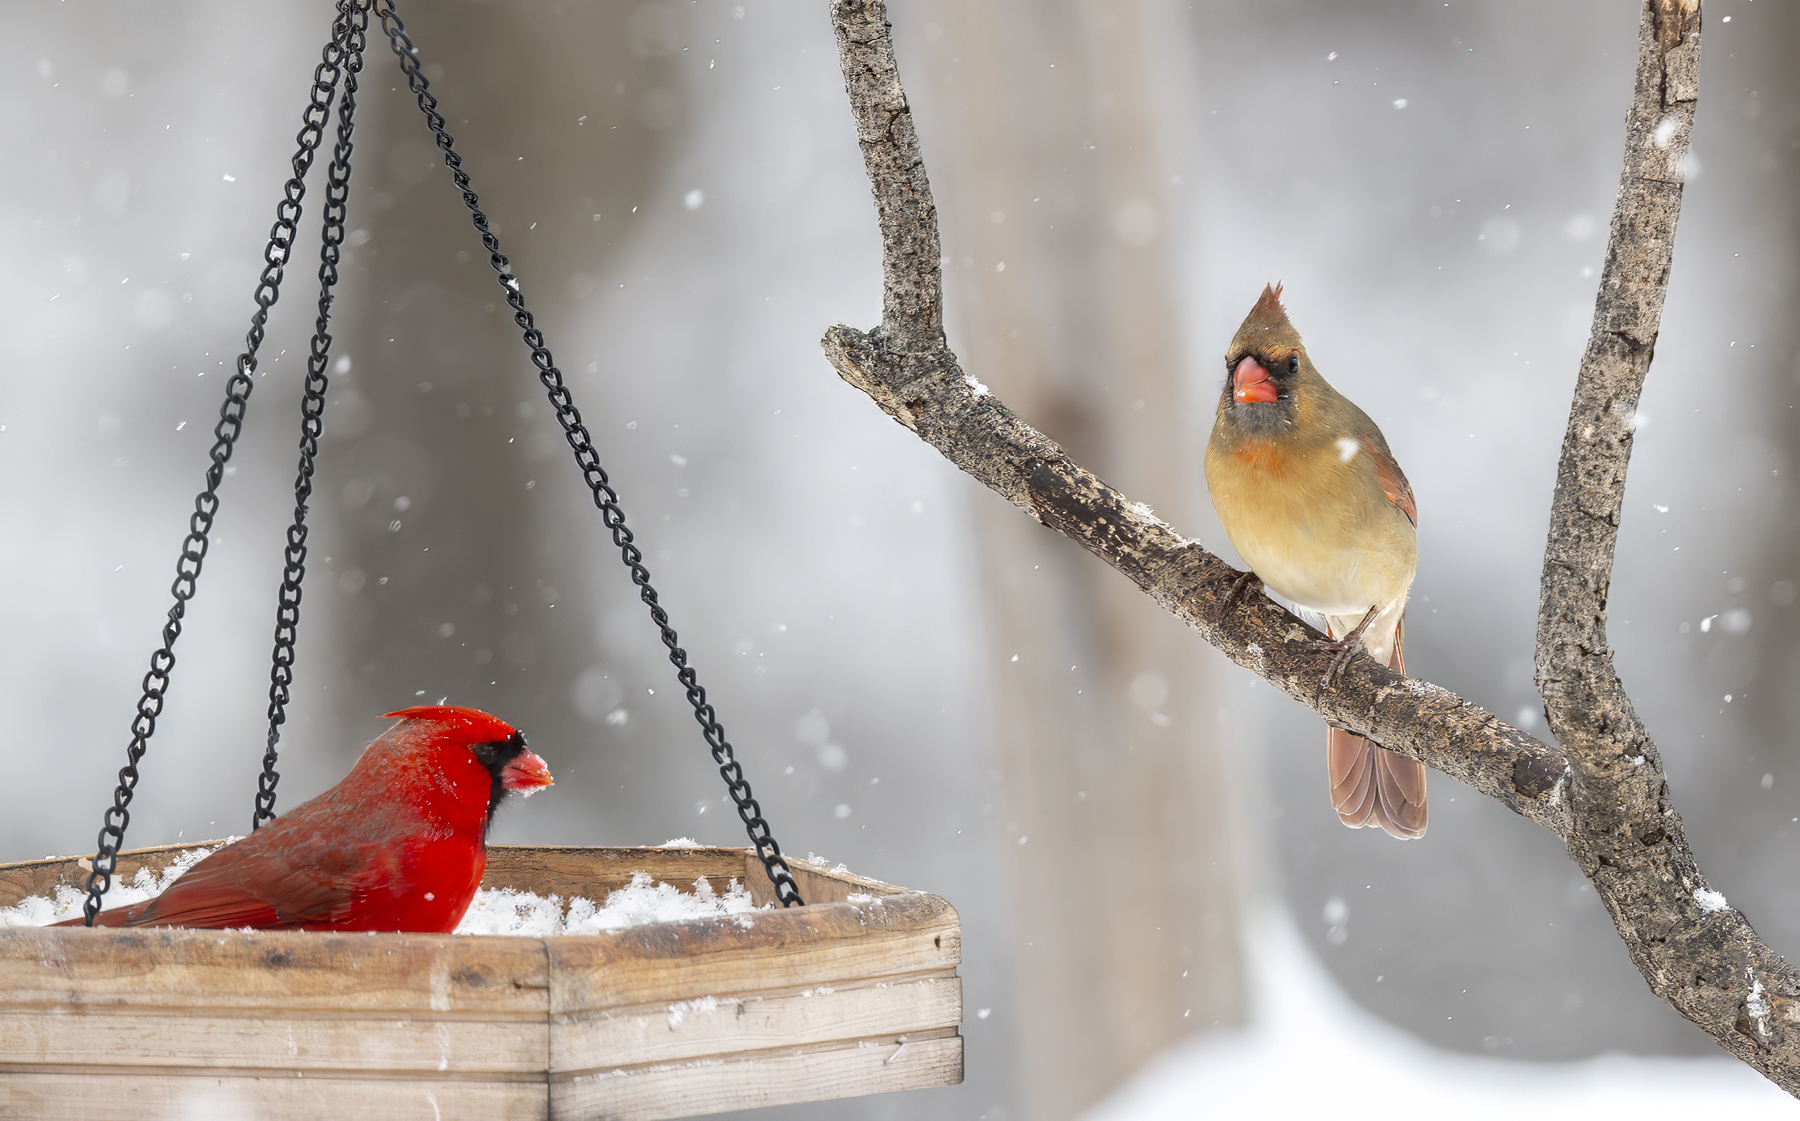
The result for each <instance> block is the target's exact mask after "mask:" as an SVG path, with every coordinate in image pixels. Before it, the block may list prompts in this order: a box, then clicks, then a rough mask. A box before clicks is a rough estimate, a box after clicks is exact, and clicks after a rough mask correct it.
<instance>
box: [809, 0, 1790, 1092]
mask: <svg viewBox="0 0 1800 1121" xmlns="http://www.w3.org/2000/svg"><path fill="white" fill-rule="evenodd" d="M831 18H832V24H833V27H834V28H835V30H836V34H837V43H838V58H839V62H840V65H841V66H842V69H843V73H844V84H845V87H846V89H847V91H848V93H849V99H850V108H851V112H852V115H853V117H854V119H855V124H856V134H857V140H858V142H859V143H860V144H861V146H862V151H863V159H864V163H865V166H866V168H867V171H868V175H869V181H870V185H871V187H872V188H873V192H874V199H875V210H876V214H877V217H878V219H879V222H880V226H881V241H882V322H881V326H879V327H877V328H875V329H874V330H872V331H867V332H864V331H859V330H856V329H855V328H851V327H846V326H841V325H840V326H836V327H832V328H831V329H830V330H828V331H826V333H825V337H824V340H823V345H824V348H825V353H826V356H827V357H828V358H829V359H830V360H831V363H832V365H833V366H834V367H836V369H837V371H838V374H839V375H840V376H841V377H843V379H844V380H845V381H847V382H849V383H850V384H851V385H853V386H855V387H856V388H857V389H860V390H862V391H863V392H864V393H866V394H868V395H869V396H870V397H871V398H873V399H874V401H875V403H876V404H877V405H879V406H880V407H881V408H882V410H883V411H884V412H886V413H887V414H888V415H889V416H891V417H893V418H894V419H895V420H897V421H899V422H900V423H901V424H903V425H905V426H906V427H907V428H908V429H910V430H911V431H912V432H913V433H915V434H916V435H917V436H919V438H920V439H922V440H924V441H925V442H926V443H928V444H930V445H931V446H932V447H934V448H936V449H937V450H938V451H939V452H940V453H942V454H943V455H944V457H945V458H946V459H948V460H950V461H951V462H952V463H954V464H955V465H956V466H957V467H958V468H960V469H961V470H963V471H964V472H966V473H967V474H969V475H971V476H973V477H974V478H976V479H978V480H980V481H981V482H983V483H985V484H986V485H987V486H989V487H990V488H992V489H993V490H995V491H997V492H998V493H999V494H1000V495H1001V496H1002V497H1004V498H1006V499H1007V500H1008V501H1010V502H1012V503H1013V504H1014V505H1016V506H1018V507H1019V508H1020V509H1022V510H1024V511H1025V512H1026V513H1028V514H1030V515H1031V516H1032V517H1034V518H1036V519H1037V520H1038V521H1039V522H1040V523H1042V524H1043V525H1045V526H1047V527H1049V528H1051V529H1053V530H1056V531H1057V532H1058V533H1061V534H1063V535H1064V536H1066V537H1068V538H1070V539H1071V540H1073V541H1075V542H1077V543H1078V544H1080V545H1082V546H1083V547H1084V548H1086V549H1087V550H1088V551H1090V552H1092V553H1093V554H1094V555H1096V556H1098V557H1099V558H1100V559H1101V560H1104V561H1105V562H1106V563H1108V564H1110V565H1112V566H1113V567H1114V568H1116V569H1118V570H1119V571H1120V572H1121V573H1123V574H1124V575H1125V576H1126V577H1128V578H1129V579H1131V580H1132V581H1133V582H1134V583H1136V584H1137V585H1138V587H1139V588H1141V589H1142V590H1143V591H1144V592H1145V593H1146V594H1147V595H1149V596H1150V597H1151V598H1152V599H1154V600H1155V601H1156V602H1157V603H1159V604H1161V605H1162V606H1163V607H1164V608H1165V609H1167V610H1168V611H1170V612H1172V613H1173V614H1175V615H1176V616H1178V617H1179V618H1181V619H1182V620H1183V621H1184V622H1186V623H1187V624H1188V625H1189V626H1190V627H1192V628H1193V629H1194V630H1196V631H1198V632H1199V633H1200V635H1201V636H1202V637H1203V638H1205V639H1206V640H1207V641H1208V642H1210V643H1212V644H1213V645H1214V646H1216V647H1217V648H1218V649H1219V650H1220V651H1221V652H1223V653H1224V654H1225V656H1226V657H1228V658H1230V659H1231V660H1232V661H1233V662H1236V663H1237V664H1238V665H1240V666H1243V667H1244V668H1245V669H1248V670H1250V671H1252V672H1254V673H1256V674H1258V675H1259V676H1261V677H1263V678H1265V679H1266V680H1268V681H1269V682H1270V683H1272V684H1274V685H1275V686H1277V687H1278V688H1280V689H1281V690H1282V691H1283V692H1285V693H1287V694H1288V695H1289V696H1291V697H1293V698H1294V699H1295V700H1297V701H1299V702H1301V703H1302V704H1304V705H1306V706H1307V707H1309V708H1311V709H1313V710H1314V711H1316V712H1318V713H1319V714H1320V715H1321V716H1323V717H1324V718H1325V719H1326V720H1328V721H1330V722H1331V723H1333V724H1337V725H1340V726H1342V727H1345V728H1349V729H1350V730H1352V731H1356V732H1360V733H1362V734H1364V735H1367V736H1369V737H1371V738H1373V739H1374V740H1376V741H1377V742H1379V743H1380V744H1382V746H1384V747H1387V748H1389V749H1390V750H1394V751H1398V752H1400V753H1402V754H1405V755H1409V756H1412V757H1413V758H1416V759H1419V760H1422V761H1423V762H1425V763H1426V764H1427V765H1429V766H1431V767H1433V768H1434V769H1436V770H1439V771H1442V772H1443V773H1445V774H1447V775H1450V776H1451V777H1453V778H1456V779H1458V780H1460V781H1462V782H1464V783H1467V784H1468V785H1470V786H1472V787H1474V788H1475V789H1477V790H1479V791H1481V792H1482V793H1484V794H1487V795H1489V796H1491V797H1494V798H1497V799H1499V800H1500V801H1501V802H1503V803H1505V804H1506V805H1507V806H1509V807H1510V808H1511V809H1513V810H1514V811H1515V812H1516V813H1518V814H1519V815H1520V816H1522V817H1525V818H1528V819H1530V820H1531V821H1534V822H1536V823H1537V824H1539V825H1541V826H1543V827H1544V828H1546V829H1549V830H1550V831H1551V832H1553V833H1555V834H1557V835H1558V836H1560V837H1562V838H1563V839H1564V840H1565V842H1566V843H1567V845H1568V848H1569V853H1570V856H1571V857H1572V858H1573V859H1574V860H1575V861H1576V862H1577V864H1579V865H1580V867H1581V868H1582V870H1583V871H1584V872H1585V873H1586V874H1587V875H1588V876H1589V877H1590V878H1592V880H1593V882H1594V887H1595V890H1596V892H1597V893H1598V894H1599V896H1600V898H1601V899H1602V900H1603V901H1604V903H1605V905H1606V907H1607V909H1608V911H1609V912H1610V913H1611V914H1612V916H1613V919H1614V922H1615V924H1616V926H1617V927H1618V930H1619V934H1620V936H1621V938H1623V939H1624V941H1625V945H1626V949H1627V952H1628V953H1629V954H1630V956H1631V958H1632V960H1633V962H1635V963H1636V964H1637V966H1638V968H1639V970H1640V971H1641V972H1642V973H1643V974H1644V976H1645V979H1646V980H1647V981H1649V983H1650V987H1651V988H1652V990H1654V991H1655V992H1656V994H1657V995H1658V996H1659V997H1661V998H1662V999H1663V1000H1664V1001H1665V1002H1667V1003H1668V1004H1669V1005H1670V1006H1671V1007H1673V1008H1675V1009H1676V1010H1677V1011H1679V1012H1681V1013H1682V1014H1683V1015H1685V1016H1687V1017H1688V1018H1689V1019H1691V1020H1693V1021H1694V1022H1695V1023H1696V1024H1698V1025H1699V1026H1700V1027H1701V1028H1702V1029H1704V1030H1705V1031H1706V1032H1707V1033H1708V1034H1710V1035H1712V1036H1713V1037H1714V1038H1715V1039H1716V1040H1718V1041H1719V1043H1720V1044H1721V1045H1722V1046H1724V1047H1725V1048H1726V1049H1727V1050H1729V1051H1731V1052H1732V1053H1734V1054H1736V1055H1737V1056H1739V1057H1740V1058H1742V1059H1743V1060H1744V1061H1745V1062H1748V1063H1750V1064H1751V1065H1752V1066H1754V1067H1756V1068H1757V1069H1758V1070H1761V1071H1762V1072H1763V1073H1764V1074H1766V1075H1767V1076H1768V1077H1769V1078H1770V1079H1772V1080H1773V1081H1775V1082H1776V1083H1777V1084H1778V1085H1780V1086H1782V1087H1783V1088H1784V1089H1786V1090H1788V1091H1789V1092H1790V1093H1800V976H1797V975H1796V973H1795V971H1794V970H1793V969H1792V968H1791V967H1790V966H1788V964H1787V963H1786V962H1784V961H1782V959H1781V958H1779V957H1778V956H1776V955H1775V954H1774V953H1773V951H1771V950H1769V948H1768V947H1767V946H1765V945H1764V944H1763V943H1762V941H1761V940H1760V939H1759V938H1757V936H1756V934H1755V932H1754V931H1753V930H1751V929H1750V926H1749V924H1748V922H1746V921H1745V919H1744V917H1743V915H1742V914H1740V913H1739V912H1738V911H1736V910H1735V909H1732V908H1731V907H1730V906H1729V905H1728V904H1726V902H1725V899H1724V897H1723V896H1722V895H1721V894H1719V893H1718V892H1716V891H1713V890H1712V889H1710V888H1708V887H1707V886H1706V883H1705V881H1704V879H1703V878H1702V877H1701V875H1700V871H1699V868H1698V866H1697V865H1696V864H1695V862H1694V858H1693V855H1692V853H1691V852H1690V851H1689V850H1688V848H1687V845H1686V843H1685V841H1684V840H1683V839H1682V831H1681V822H1680V819H1679V818H1678V817H1677V816H1676V814H1675V812H1674V810H1673V809H1672V808H1671V807H1670V805H1669V798H1668V787H1667V783H1666V781H1665V779H1664V776H1663V771H1662V765H1661V762H1660V759H1659V757H1658V755H1657V753H1656V748H1655V745H1654V744H1653V743H1651V741H1650V738H1649V736H1648V734H1647V733H1646V732H1645V730H1644V728H1643V726H1642V724H1641V722H1639V720H1638V718H1637V716H1636V714H1635V712H1634V711H1633V709H1632V707H1631V703H1630V700H1629V698H1628V697H1627V696H1626V694H1625V691H1624V688H1623V686H1622V685H1621V684H1620V682H1619V680H1618V677H1617V675H1616V674H1615V673H1614V672H1613V669H1612V662H1611V654H1610V651H1609V650H1608V649H1607V645H1606V629H1605V626H1606V591H1607V585H1608V582H1609V580H1610V575H1611V570H1612V558H1613V549H1614V546H1615V544H1616V539H1617V530H1618V524H1619V511H1620V504H1621V502H1622V498H1623V493H1624V482H1625V468H1626V462H1627V459H1628V457H1629V455H1630V450H1631V437H1632V430H1633V424H1632V420H1633V417H1634V415H1635V412H1636V405H1637V396H1638V391H1639V389H1640V387H1641V386H1642V384H1643V379H1644V375H1645V374H1646V372H1647V371H1648V369H1649V366H1650V358H1651V354H1652V351H1653V349H1654V345H1655V340H1656V332H1657V328H1658V324H1659V323H1660V320H1661V315H1662V304H1663V298H1664V294H1665V293H1666V292H1667V289H1668V279H1669V268H1670V262H1671V254H1672V248H1673V244H1674V237H1675V224H1676V220H1677V218H1678V217H1679V215H1680V206H1681V181H1682V172H1681V164H1682V159H1683V157H1684V156H1685V155H1686V152H1687V145H1688V137H1689V133H1690V131H1691V129H1692V125H1693V119H1694V107H1695V103H1696V98H1697V96H1698V83H1699V61H1700V0H1643V6H1642V18H1641V21H1640V30H1639V43H1638V64H1637V73H1636V79H1635V84H1634V89H1633V99H1632V105H1631V109H1630V112H1629V113H1628V115H1627V120H1626V125H1627V127H1626V133H1627V135H1626V152H1625V167H1624V173H1623V175H1622V177H1621V183H1620V191H1619V199H1618V205H1617V210H1616V212H1615V214H1614V216H1613V225H1612V234H1611V240H1610V242H1609V245H1608V249H1607V259H1606V266H1605V271H1604V273H1603V274H1602V279H1601V286H1600V296H1599V299H1598V301H1597V304H1596V308H1595V317H1594V333H1593V338H1592V340H1591V341H1590V343H1589V346H1588V351H1587V355H1586V357H1585V358H1584V360H1583V362H1582V367H1581V374H1580V380H1579V383H1578V385H1577V387H1576V391H1575V399H1574V404H1573V407H1572V409H1571V413H1570V419H1569V428H1568V434H1567V437H1566V439H1565V442H1564V445H1563V453H1562V459H1561V463H1560V466H1559V471H1558V482H1557V490H1556V496H1555V499H1554V502H1553V505H1552V514H1551V531H1550V536H1549V541H1548V545H1547V548H1546V552H1545V560H1544V575H1543V581H1542V588H1541V607H1540V618H1539V631H1538V652H1537V674H1538V683H1539V687H1540V689H1541V691H1542V692H1543V695H1544V699H1545V702H1546V707H1547V711H1548V713H1549V716H1550V726H1551V729H1552V731H1553V732H1554V733H1555V735H1556V736H1557V739H1558V741H1559V742H1560V743H1562V744H1563V745H1565V748H1566V750H1567V751H1568V756H1567V757H1566V758H1565V755H1564V754H1563V752H1562V751H1559V750H1558V749H1557V748H1556V747H1553V746H1551V745H1548V744H1545V743H1543V742H1541V741H1539V740H1536V739H1534V738H1532V737H1531V736H1528V735H1526V734H1525V733H1523V732H1521V731H1519V730H1518V729H1516V728H1512V727H1510V726H1508V725H1507V724H1506V723H1505V722H1503V721H1501V720H1500V719H1499V718H1498V717H1496V716H1495V715H1494V714H1493V713H1490V712H1487V711H1486V710H1484V709H1482V708H1480V707H1478V706H1476V705H1474V704H1471V703H1469V702H1467V701H1464V700H1462V699H1461V698H1459V697H1457V696H1455V695H1454V694H1452V693H1450V692H1449V691H1448V690H1445V689H1441V688H1439V687H1437V686H1435V685H1431V684H1428V683H1426V682H1423V681H1417V680H1410V679H1407V678H1404V677H1401V676H1400V675H1399V674H1396V673H1393V672H1392V671H1390V670H1388V669H1386V668H1385V667H1383V666H1380V665H1378V664H1376V662H1375V661H1374V660H1372V659H1370V658H1368V657H1367V656H1362V657H1358V658H1357V659H1355V660H1354V661H1353V662H1352V663H1351V664H1350V666H1349V667H1348V668H1347V669H1346V671H1345V673H1344V674H1343V675H1342V676H1341V677H1339V678H1337V679H1335V680H1334V681H1332V682H1331V684H1330V685H1329V686H1326V685H1322V684H1321V682H1322V681H1323V679H1324V677H1325V672H1326V668H1327V665H1328V664H1329V662H1330V661H1331V657H1332V651H1331V648H1330V647H1329V645H1328V644H1327V642H1326V641H1325V639H1324V638H1323V636H1321V635H1320V634H1319V633H1318V632H1316V631H1314V630H1312V629H1311V628H1310V627H1308V626H1307V625H1306V624H1305V623H1303V622H1302V621H1301V620H1300V619H1299V618H1297V617H1296V616H1294V615H1293V614H1291V613H1289V612H1288V611H1286V610H1284V609H1283V608H1281V607H1280V606H1279V605H1277V604H1275V603H1272V602H1269V601H1268V600H1267V599H1266V598H1265V597H1263V596H1261V595H1251V596H1247V597H1244V598H1243V599H1242V600H1241V601H1240V602H1239V604H1238V606H1237V607H1236V608H1235V609H1232V610H1229V611H1227V610H1226V609H1225V608H1226V605H1227V603H1228V602H1229V597H1230V596H1231V594H1232V591H1233V588H1234V587H1235V586H1237V583H1238V580H1239V577H1240V576H1241V575H1242V574H1241V573H1239V572H1238V571H1237V570H1235V569H1233V568H1232V567H1231V566H1230V565H1228V564H1226V563H1225V562H1224V561H1222V560H1220V559H1219V558H1218V557H1216V556H1214V555H1213V554H1212V553H1210V552H1208V551H1207V550H1206V549H1205V548H1204V547H1202V546H1201V545H1200V544H1199V543H1197V542H1195V541H1191V540H1188V539H1187V538H1185V537H1182V536H1181V535H1180V534H1179V533H1177V532H1176V531H1175V529H1174V528H1173V527H1171V526H1169V525H1168V524H1166V523H1164V522H1162V521H1161V520H1159V519H1157V518H1156V517H1155V516H1153V515H1152V514H1150V513H1149V511H1148V509H1147V508H1146V507H1144V506H1142V505H1140V504H1137V503H1133V502H1131V501H1129V500H1128V499H1127V498H1126V497H1125V496H1124V495H1122V494H1120V493H1119V492H1118V491H1116V490H1114V489H1113V488H1111V487H1109V486H1107V485H1106V484H1105V483H1104V482H1102V481H1101V480H1100V479H1099V478H1097V477H1095V475H1094V474H1093V473H1092V472H1090V471H1088V470H1086V469H1085V468H1083V467H1082V466H1081V465H1080V464H1078V463H1076V462H1075V461H1074V460H1073V459H1071V458H1070V457H1069V455H1068V454H1067V453H1066V452H1064V451H1063V449H1062V448H1061V447H1059V446H1058V445H1057V444H1056V443H1055V442H1054V441H1053V440H1050V439H1049V438H1048V437H1046V436H1044V435H1043V434H1042V433H1041V432H1038V431H1037V430H1036V429H1034V428H1032V427H1031V426H1030V425H1029V424H1027V423H1025V422H1024V421H1023V420H1021V419H1020V418H1019V417H1018V416H1017V415H1016V414H1015V413H1013V412H1012V411H1011V410H1010V409H1008V408H1007V407H1006V405H1005V404H1004V403H1002V402H1001V401H1000V399H999V398H997V397H995V396H993V395H992V394H991V393H989V392H987V390H986V388H985V387H984V386H982V385H981V383H980V382H979V381H977V380H976V379H975V378H974V377H972V376H970V375H967V374H965V373H964V372H963V371H962V368H961V366H960V364H959V363H958V361H957V358H956V355H955V354H954V353H953V352H952V351H951V350H950V348H949V346H948V344H947V343H946V341H945V338H944V328H943V323H944V316H943V290H942V277H941V271H940V248H939V241H938V230H937V211H936V208H935V207H934V205H933V203H932V199H931V186H930V182H929V180H928V179H927V176H926V172H925V164H924V160H923V158H922V157H921V155H920V152H919V143H918V137H917V135H916V133H915V132H914V130H913V121H912V111H911V109H910V107H909V106H908V104H907V100H906V91H905V89H904V88H903V87H902V85H901V82H900V75H899V70H898V67H897V65H896V63H895V61H894V52H893V43H892V40H891V37H890V29H889V26H888V22H887V15H886V9H885V6H884V4H883V3H882V2H881V0H831Z"/></svg>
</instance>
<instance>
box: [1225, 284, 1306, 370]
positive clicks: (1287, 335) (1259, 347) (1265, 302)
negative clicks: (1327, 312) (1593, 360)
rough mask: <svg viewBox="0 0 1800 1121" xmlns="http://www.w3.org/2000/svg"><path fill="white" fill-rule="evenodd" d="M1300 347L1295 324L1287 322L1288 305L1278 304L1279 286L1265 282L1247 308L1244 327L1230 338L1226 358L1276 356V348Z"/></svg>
mask: <svg viewBox="0 0 1800 1121" xmlns="http://www.w3.org/2000/svg"><path fill="white" fill-rule="evenodd" d="M1299 346H1300V332H1298V331H1296V330H1294V325H1293V324H1292V323H1291V322H1289V321H1288V315H1287V308H1284V307H1282V306H1281V285H1280V284H1265V285H1263V290H1262V295H1261V296H1260V297H1258V298H1257V301H1256V306H1255V307H1253V308H1251V309H1250V314H1249V315H1246V316H1245V317H1244V323H1243V326H1241V327H1239V328H1238V329H1237V335H1236V336H1235V337H1233V338H1232V340H1231V350H1230V352H1229V354H1228V357H1232V358H1235V357H1237V356H1239V355H1243V354H1250V353H1256V354H1262V355H1265V356H1276V355H1275V351H1276V350H1277V349H1278V348H1281V347H1294V348H1296V349H1298V348H1299Z"/></svg>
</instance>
